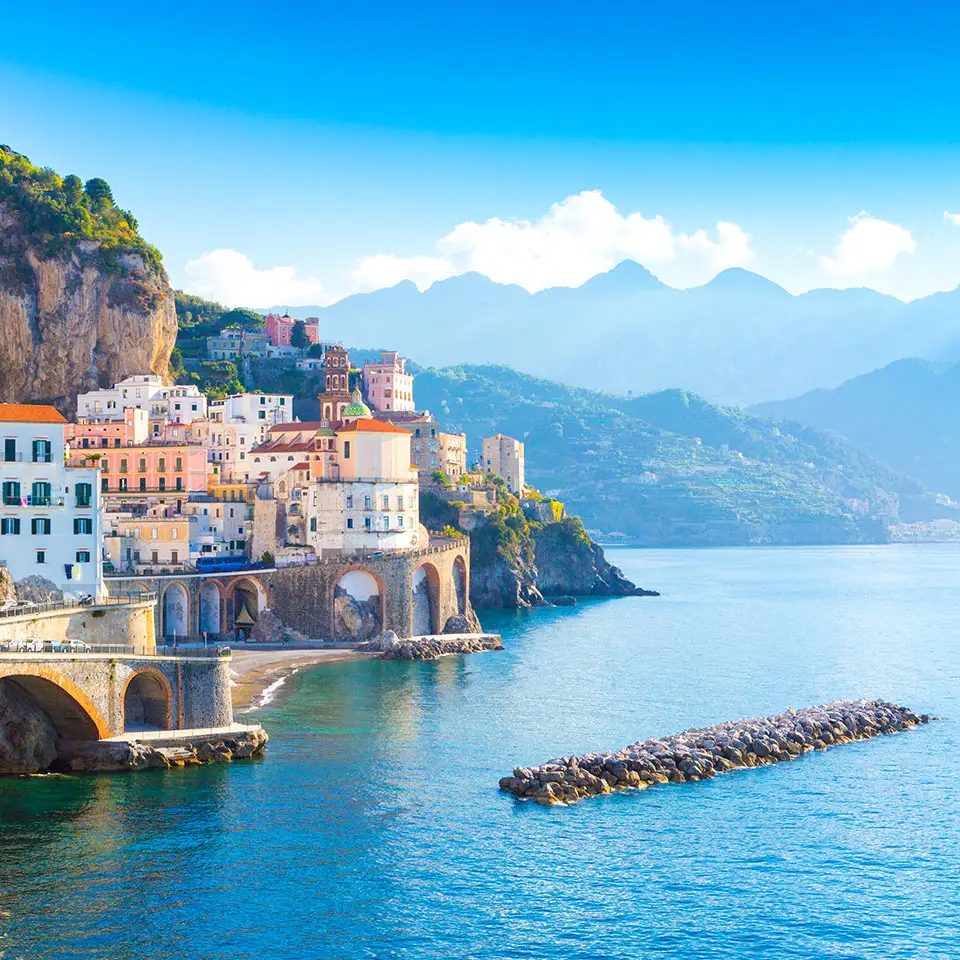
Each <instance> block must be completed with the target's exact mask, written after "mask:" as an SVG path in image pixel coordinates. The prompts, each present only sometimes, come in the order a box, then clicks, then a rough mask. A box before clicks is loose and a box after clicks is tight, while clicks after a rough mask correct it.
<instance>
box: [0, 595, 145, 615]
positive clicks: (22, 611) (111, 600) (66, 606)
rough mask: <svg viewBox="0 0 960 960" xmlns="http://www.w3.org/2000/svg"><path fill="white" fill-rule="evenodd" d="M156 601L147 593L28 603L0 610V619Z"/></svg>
mask: <svg viewBox="0 0 960 960" xmlns="http://www.w3.org/2000/svg"><path fill="white" fill-rule="evenodd" d="M156 600H157V594H156V593H153V592H148V591H144V592H143V593H119V594H113V595H111V596H108V597H104V598H103V600H97V601H96V602H94V603H80V602H78V601H76V600H46V601H44V602H42V603H29V604H23V605H20V606H16V607H11V608H10V609H9V610H0V618H3V617H28V616H34V615H35V614H38V613H51V612H57V611H67V610H97V609H101V608H103V607H116V606H127V605H129V604H132V603H156Z"/></svg>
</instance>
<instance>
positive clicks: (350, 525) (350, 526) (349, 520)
mask: <svg viewBox="0 0 960 960" xmlns="http://www.w3.org/2000/svg"><path fill="white" fill-rule="evenodd" d="M347 529H348V530H352V529H353V517H347Z"/></svg>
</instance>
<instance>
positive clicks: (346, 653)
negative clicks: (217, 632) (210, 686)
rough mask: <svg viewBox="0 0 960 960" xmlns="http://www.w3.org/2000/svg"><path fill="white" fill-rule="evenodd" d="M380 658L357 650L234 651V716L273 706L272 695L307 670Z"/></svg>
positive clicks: (232, 676) (231, 668) (232, 673)
mask: <svg viewBox="0 0 960 960" xmlns="http://www.w3.org/2000/svg"><path fill="white" fill-rule="evenodd" d="M376 656H377V654H370V653H363V652H360V651H357V650H309V649H300V650H289V649H287V650H234V651H233V656H232V662H231V664H230V673H231V678H230V679H231V699H232V701H233V710H234V713H235V714H237V713H247V712H250V711H253V710H258V709H260V707H262V706H266V705H267V704H269V703H272V702H273V700H274V697H273V696H270V694H271V693H273V692H275V691H277V690H279V689H280V687H281V686H282V685H283V683H284V682H285V681H286V680H287V678H288V677H290V676H292V675H293V674H294V673H297V672H298V671H299V670H300V669H302V668H303V667H311V666H319V665H321V664H330V663H342V662H343V661H345V660H363V659H369V658H371V657H376Z"/></svg>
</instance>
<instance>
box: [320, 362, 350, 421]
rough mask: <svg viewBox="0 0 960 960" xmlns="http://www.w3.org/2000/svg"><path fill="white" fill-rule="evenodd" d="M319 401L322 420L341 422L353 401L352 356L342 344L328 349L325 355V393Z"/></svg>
mask: <svg viewBox="0 0 960 960" xmlns="http://www.w3.org/2000/svg"><path fill="white" fill-rule="evenodd" d="M319 399H320V419H321V420H339V419H340V418H341V415H342V414H343V410H344V407H346V406H348V405H349V404H350V402H351V400H352V397H351V395H350V355H349V354H348V353H347V351H346V350H345V349H344V348H343V346H341V345H340V344H336V345H335V346H331V347H327V349H326V351H325V352H324V354H323V393H321V394H320V397H319Z"/></svg>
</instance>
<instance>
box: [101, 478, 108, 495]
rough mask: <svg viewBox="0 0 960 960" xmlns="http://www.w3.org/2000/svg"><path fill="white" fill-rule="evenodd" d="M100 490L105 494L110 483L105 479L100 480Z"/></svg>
mask: <svg viewBox="0 0 960 960" xmlns="http://www.w3.org/2000/svg"><path fill="white" fill-rule="evenodd" d="M100 489H101V490H102V491H103V492H104V493H106V492H107V491H108V490H109V489H110V481H109V480H107V478H106V477H101V478H100Z"/></svg>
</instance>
